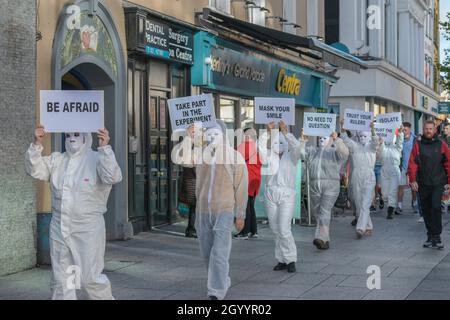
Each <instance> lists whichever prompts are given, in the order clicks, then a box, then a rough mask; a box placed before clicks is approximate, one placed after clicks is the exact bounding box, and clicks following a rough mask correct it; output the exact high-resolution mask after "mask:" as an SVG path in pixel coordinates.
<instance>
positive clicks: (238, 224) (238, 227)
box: [234, 219, 245, 232]
mask: <svg viewBox="0 0 450 320" xmlns="http://www.w3.org/2000/svg"><path fill="white" fill-rule="evenodd" d="M244 224H245V219H236V221H235V223H234V227H235V228H236V231H237V232H241V231H242V229H244Z"/></svg>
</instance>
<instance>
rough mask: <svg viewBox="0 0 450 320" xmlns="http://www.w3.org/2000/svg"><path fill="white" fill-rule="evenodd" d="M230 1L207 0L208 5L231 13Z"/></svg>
mask: <svg viewBox="0 0 450 320" xmlns="http://www.w3.org/2000/svg"><path fill="white" fill-rule="evenodd" d="M230 2H231V1H230V0H209V6H210V7H214V8H216V9H217V10H218V11H222V12H225V13H228V14H230V13H231V3H230Z"/></svg>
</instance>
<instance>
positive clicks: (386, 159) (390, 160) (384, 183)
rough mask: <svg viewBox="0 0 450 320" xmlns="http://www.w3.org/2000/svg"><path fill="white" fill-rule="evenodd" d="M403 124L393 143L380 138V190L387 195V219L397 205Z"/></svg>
mask: <svg viewBox="0 0 450 320" xmlns="http://www.w3.org/2000/svg"><path fill="white" fill-rule="evenodd" d="M402 130H403V126H402V127H401V128H400V129H399V131H398V132H397V136H396V138H395V143H393V141H383V139H380V142H381V143H380V154H381V162H382V165H383V166H382V167H381V190H383V193H384V195H385V196H387V202H388V213H387V219H393V218H394V210H395V208H396V207H397V194H398V186H399V184H400V175H401V172H400V164H401V158H402V150H403V132H402Z"/></svg>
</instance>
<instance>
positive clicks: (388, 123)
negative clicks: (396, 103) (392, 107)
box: [377, 112, 402, 129]
mask: <svg viewBox="0 0 450 320" xmlns="http://www.w3.org/2000/svg"><path fill="white" fill-rule="evenodd" d="M377 123H379V124H381V125H383V126H385V127H389V128H395V129H398V128H400V127H401V126H402V114H401V113H400V112H392V113H384V114H379V115H377Z"/></svg>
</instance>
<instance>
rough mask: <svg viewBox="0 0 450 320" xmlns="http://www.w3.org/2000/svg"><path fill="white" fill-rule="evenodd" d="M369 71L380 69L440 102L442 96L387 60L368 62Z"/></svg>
mask: <svg viewBox="0 0 450 320" xmlns="http://www.w3.org/2000/svg"><path fill="white" fill-rule="evenodd" d="M367 65H368V69H378V70H381V71H383V72H385V73H387V74H389V75H390V76H392V77H394V78H396V79H398V80H400V81H403V82H405V83H406V84H408V85H410V86H411V87H414V88H417V90H419V91H421V92H422V93H424V94H427V95H428V96H430V97H432V98H433V99H436V100H437V101H439V99H440V96H439V95H438V94H437V93H436V92H434V91H433V89H431V88H429V87H428V86H427V85H426V84H424V83H422V82H420V81H419V80H418V79H416V78H414V77H412V76H411V75H410V74H408V73H406V72H405V71H403V70H402V69H400V68H398V67H396V66H394V65H392V64H390V63H388V62H387V61H385V60H377V61H368V62H367Z"/></svg>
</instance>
